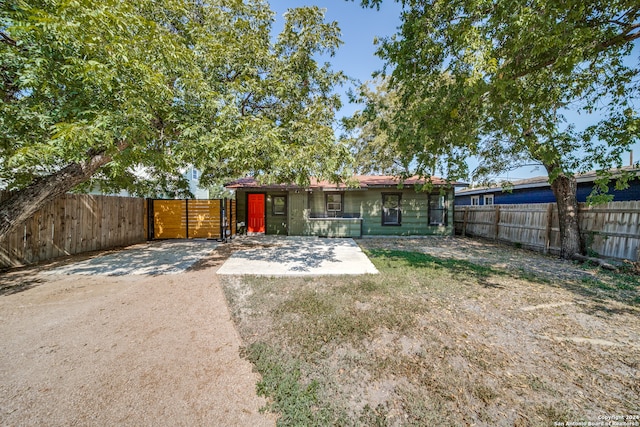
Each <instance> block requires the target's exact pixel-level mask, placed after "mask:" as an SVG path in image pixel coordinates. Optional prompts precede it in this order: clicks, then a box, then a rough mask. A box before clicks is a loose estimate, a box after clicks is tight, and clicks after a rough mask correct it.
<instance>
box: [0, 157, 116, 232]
mask: <svg viewBox="0 0 640 427" xmlns="http://www.w3.org/2000/svg"><path fill="white" fill-rule="evenodd" d="M110 161H111V156H107V155H105V154H104V153H98V154H94V155H93V156H91V157H90V158H89V159H88V160H87V161H85V162H83V163H71V164H70V165H68V166H65V167H64V168H62V169H61V170H59V171H57V172H54V173H52V174H50V175H47V176H43V177H40V178H37V179H36V180H34V181H33V183H31V184H30V185H29V186H28V187H25V188H23V189H22V190H19V191H18V192H16V193H15V194H13V195H12V196H11V197H10V198H9V199H7V200H5V201H3V202H1V203H0V240H3V239H4V238H5V237H7V236H8V235H9V233H10V232H11V231H13V230H14V229H15V228H16V227H17V226H18V225H20V224H22V223H23V222H24V221H26V220H27V219H29V218H30V217H31V216H32V215H33V214H34V213H35V212H36V211H37V210H38V209H40V208H41V207H42V206H43V205H44V204H45V203H46V202H47V201H49V200H51V199H53V198H54V197H56V196H59V195H61V194H64V193H66V192H67V191H69V190H71V189H72V188H73V187H75V186H76V185H78V184H80V183H82V182H84V181H86V180H88V179H89V178H90V177H91V176H92V175H93V174H94V173H95V172H96V171H97V170H98V169H99V168H100V167H101V166H103V165H105V164H107V163H108V162H110Z"/></svg>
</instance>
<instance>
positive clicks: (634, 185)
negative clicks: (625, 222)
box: [455, 167, 640, 206]
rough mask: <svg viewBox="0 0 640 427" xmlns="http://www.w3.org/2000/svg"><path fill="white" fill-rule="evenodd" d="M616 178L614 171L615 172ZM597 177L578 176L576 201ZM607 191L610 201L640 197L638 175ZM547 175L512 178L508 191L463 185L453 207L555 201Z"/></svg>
mask: <svg viewBox="0 0 640 427" xmlns="http://www.w3.org/2000/svg"><path fill="white" fill-rule="evenodd" d="M623 169H624V170H627V171H629V172H635V173H640V169H638V168H635V167H625V168H623ZM614 178H615V173H614ZM595 179H596V172H588V173H585V174H581V175H578V176H577V177H576V181H577V184H578V190H577V198H578V202H579V203H581V202H586V200H587V197H588V196H589V194H591V191H592V190H593V182H594V181H595ZM609 194H611V195H613V200H614V201H616V202H623V201H628V200H640V178H638V177H636V178H635V179H633V180H631V181H629V188H627V189H625V190H616V189H615V188H614V183H611V184H610V185H609ZM555 201H556V198H555V196H554V195H553V191H552V190H551V186H550V185H549V178H548V177H546V176H538V177H535V178H529V179H523V180H519V181H514V182H512V183H511V185H510V186H509V190H506V189H503V188H502V186H500V185H496V186H491V187H482V188H465V189H462V190H459V191H457V192H456V195H455V204H456V206H468V205H493V204H503V205H511V204H521V203H555Z"/></svg>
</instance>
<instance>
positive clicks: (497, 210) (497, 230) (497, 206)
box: [493, 205, 500, 240]
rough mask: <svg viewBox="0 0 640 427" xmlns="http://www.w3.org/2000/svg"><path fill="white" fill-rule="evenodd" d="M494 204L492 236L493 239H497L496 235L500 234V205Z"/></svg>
mask: <svg viewBox="0 0 640 427" xmlns="http://www.w3.org/2000/svg"><path fill="white" fill-rule="evenodd" d="M495 206H496V214H495V224H494V225H495V230H496V233H495V236H494V238H493V240H498V235H499V234H500V205H495Z"/></svg>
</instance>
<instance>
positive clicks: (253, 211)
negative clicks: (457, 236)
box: [225, 176, 466, 237]
mask: <svg viewBox="0 0 640 427" xmlns="http://www.w3.org/2000/svg"><path fill="white" fill-rule="evenodd" d="M354 181H356V182H357V183H358V186H357V187H356V188H353V187H348V186H347V185H345V184H342V183H341V184H335V183H330V182H327V181H317V180H312V181H311V184H310V185H309V186H308V187H299V186H296V185H277V184H275V185H260V184H259V183H258V182H257V181H256V180H254V179H253V178H244V179H239V180H237V181H234V182H231V183H229V184H227V185H225V187H226V188H229V189H233V190H235V192H236V202H237V218H238V221H239V222H242V223H244V224H245V226H246V229H247V231H248V232H250V233H266V234H280V235H290V236H323V237H361V236H383V235H397V236H400V235H402V236H412V235H429V234H447V235H451V234H453V186H455V185H466V184H458V183H453V184H450V183H447V182H445V181H444V180H442V179H440V178H432V183H433V189H432V191H431V192H426V191H420V190H419V189H418V188H417V187H416V186H420V184H424V180H420V179H417V178H409V179H407V180H405V181H404V182H403V185H402V188H399V183H400V181H398V179H397V178H395V177H392V176H356V177H354Z"/></svg>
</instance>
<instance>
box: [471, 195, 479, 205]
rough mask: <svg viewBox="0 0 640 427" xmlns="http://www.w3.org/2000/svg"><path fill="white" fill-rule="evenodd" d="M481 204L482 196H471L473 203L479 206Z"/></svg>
mask: <svg viewBox="0 0 640 427" xmlns="http://www.w3.org/2000/svg"><path fill="white" fill-rule="evenodd" d="M479 204H480V196H471V205H472V206H478V205H479Z"/></svg>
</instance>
